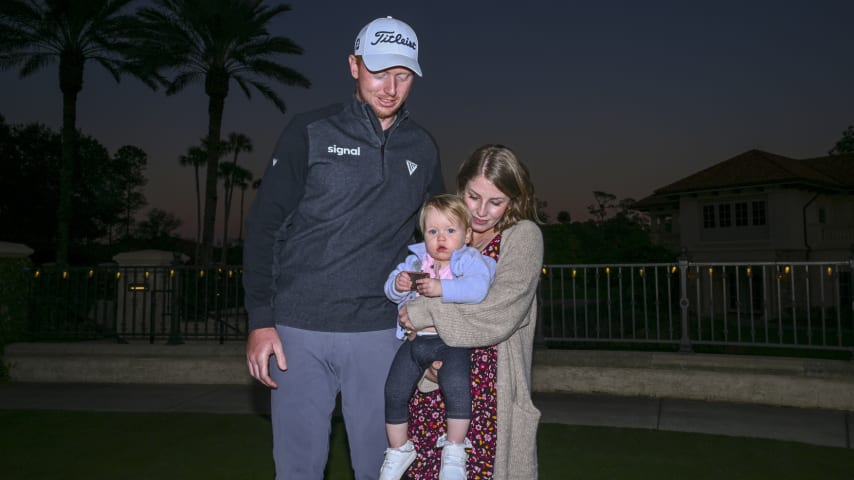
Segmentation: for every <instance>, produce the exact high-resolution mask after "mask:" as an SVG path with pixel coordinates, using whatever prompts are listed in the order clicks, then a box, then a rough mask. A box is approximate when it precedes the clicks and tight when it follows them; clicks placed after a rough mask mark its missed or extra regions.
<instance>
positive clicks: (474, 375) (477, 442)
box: [407, 235, 501, 480]
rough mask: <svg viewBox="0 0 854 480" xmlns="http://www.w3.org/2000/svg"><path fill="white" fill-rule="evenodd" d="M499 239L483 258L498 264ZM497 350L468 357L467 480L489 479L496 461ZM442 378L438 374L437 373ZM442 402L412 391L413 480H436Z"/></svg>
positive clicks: (477, 350)
mask: <svg viewBox="0 0 854 480" xmlns="http://www.w3.org/2000/svg"><path fill="white" fill-rule="evenodd" d="M500 245H501V235H496V236H495V238H493V239H492V241H491V242H489V245H487V246H486V248H484V249H483V252H482V253H483V254H484V255H486V256H489V257H492V258H493V259H495V260H496V261H498V253H499V247H500ZM497 364H498V355H497V348H496V347H495V346H494V345H493V346H491V347H483V348H475V349H472V353H471V398H472V416H471V426H470V427H469V434H468V438H469V440H471V443H472V445H473V448H472V449H471V450H470V451H469V457H468V464H467V471H468V478H469V480H482V479H491V478H492V469H493V465H494V460H495V440H496V438H497V436H498V396H497V393H496V391H495V381H496V367H497ZM440 375H441V373H440ZM446 428H447V423H445V401H444V400H443V399H442V393H441V392H440V391H439V390H435V391H433V392H430V393H423V392H421V391H419V390H416V391H415V394H414V395H413V396H412V399H411V400H410V401H409V432H408V433H409V438H410V439H412V442H413V443H414V444H415V449H416V451H417V452H418V456H417V457H416V459H415V461H414V462H413V463H412V466H410V467H409V470H407V475H408V476H409V478H411V479H412V480H436V479H438V478H439V467H440V465H441V463H442V450H441V449H440V448H436V439H438V438H439V436H441V435H443V434H444V433H445V430H446Z"/></svg>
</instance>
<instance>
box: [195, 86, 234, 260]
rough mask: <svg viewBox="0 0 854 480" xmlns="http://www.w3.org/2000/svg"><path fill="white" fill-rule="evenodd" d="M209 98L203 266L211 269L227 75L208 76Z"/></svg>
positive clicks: (206, 87) (206, 88) (207, 89)
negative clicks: (209, 265) (208, 266)
mask: <svg viewBox="0 0 854 480" xmlns="http://www.w3.org/2000/svg"><path fill="white" fill-rule="evenodd" d="M205 91H206V92H207V94H208V136H207V151H208V163H207V169H208V171H207V172H206V181H205V222H204V228H203V229H202V258H201V262H200V263H201V264H202V265H208V264H210V263H211V260H212V259H213V239H214V226H215V224H216V202H217V184H218V183H219V182H218V180H219V179H218V178H217V173H219V157H220V149H221V146H220V134H221V132H222V112H223V109H224V107H225V97H226V95H227V94H228V76H227V74H225V73H222V74H218V73H216V72H209V73H208V77H207V79H206V81H205Z"/></svg>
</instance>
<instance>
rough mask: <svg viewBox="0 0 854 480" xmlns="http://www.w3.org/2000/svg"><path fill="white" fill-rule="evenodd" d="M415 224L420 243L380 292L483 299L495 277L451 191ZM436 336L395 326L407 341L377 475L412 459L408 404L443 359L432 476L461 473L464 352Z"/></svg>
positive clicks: (467, 355)
mask: <svg viewBox="0 0 854 480" xmlns="http://www.w3.org/2000/svg"><path fill="white" fill-rule="evenodd" d="M419 224H420V228H421V232H422V233H423V235H424V242H423V243H417V244H414V245H410V246H409V250H410V251H411V252H412V255H409V256H408V257H406V260H405V261H404V262H403V263H401V264H400V265H398V267H397V268H396V269H395V270H394V271H393V272H391V274H390V275H389V277H388V280H386V284H385V293H386V296H387V297H388V298H389V299H390V300H392V301H394V302H395V303H397V304H398V306H400V305H402V304H404V303H405V302H406V301H408V300H410V299H412V298H415V297H416V296H417V295H419V294H420V295H424V296H425V297H441V299H442V301H443V302H448V303H480V302H481V301H483V299H484V298H486V294H487V292H488V291H489V286H490V285H491V284H492V280H493V278H494V277H495V261H494V260H493V259H492V258H489V257H486V256H484V255H482V254H481V253H480V252H479V251H478V250H477V249H475V248H472V247H467V246H466V244H467V243H468V242H469V241H470V240H471V234H472V230H471V214H470V213H469V210H468V208H467V207H466V205H465V203H464V202H463V201H462V200H461V199H460V198H459V197H457V196H455V195H438V196H435V197H432V198H430V199H428V200H427V201H426V202H424V205H423V206H422V208H421V216H420V219H419ZM419 272H424V273H421V275H422V276H423V278H418V279H417V280H413V277H416V276H419V275H418V273H419ZM425 273H426V275H425ZM419 277H420V276H419ZM440 335H441V334H440V333H437V332H436V330H435V328H429V329H425V330H421V331H418V332H409V331H404V330H403V329H402V328H400V327H399V326H398V338H404V339H411V340H412V341H409V342H404V343H403V344H402V345H401V347H400V349H399V350H398V351H397V355H396V356H395V358H394V362H393V363H392V365H391V370H390V371H389V374H388V378H387V379H386V386H385V411H386V413H385V415H386V433H387V435H388V440H389V447H390V448H388V449H386V453H385V461H384V462H383V466H382V469H381V470H380V480H397V479H399V478H400V477H401V476H402V475H403V473H404V472H405V471H406V469H407V468H409V465H410V464H411V463H412V462H413V460H415V456H416V452H415V447H414V445H413V444H412V442H411V441H410V440H409V439H408V438H407V426H408V413H409V411H408V404H409V399H410V397H411V396H412V393H413V392H414V391H415V388H416V385H417V384H418V381H419V379H420V378H421V375H422V374H423V373H424V370H425V369H426V368H427V367H429V366H430V365H431V364H432V363H433V361H435V360H441V361H442V371H441V374H440V375H439V388H440V389H441V390H442V396H443V398H444V399H445V408H446V412H447V418H448V434H447V435H443V436H442V437H440V438H439V441H438V442H437V445H436V446H437V447H440V448H442V465H441V470H440V474H439V475H440V478H442V479H457V478H459V479H460V480H465V478H466V470H465V465H466V460H467V458H468V454H467V453H466V448H471V443H470V442H469V441H468V439H467V438H466V434H467V433H468V429H469V423H470V420H471V418H470V417H471V386H470V380H469V377H470V372H471V351H470V350H469V349H467V348H458V347H449V346H448V345H446V344H445V342H443V341H442V338H441V336H440Z"/></svg>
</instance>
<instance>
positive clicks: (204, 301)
mask: <svg viewBox="0 0 854 480" xmlns="http://www.w3.org/2000/svg"><path fill="white" fill-rule="evenodd" d="M31 274H32V275H31V277H32V288H31V289H30V292H31V299H30V308H29V321H28V323H27V328H26V332H25V335H26V338H27V339H29V340H31V341H49V340H86V339H103V338H115V339H116V340H117V341H120V342H121V341H130V340H140V339H146V340H148V341H149V342H151V343H154V342H157V341H166V342H168V343H182V342H183V341H184V340H187V339H195V340H217V341H220V342H224V341H226V340H244V339H245V338H246V314H245V311H244V309H243V286H242V270H241V269H240V267H215V266H214V267H207V268H203V267H195V266H185V265H180V266H131V267H129V266H116V265H108V266H98V267H93V268H61V269H60V268H52V267H41V268H39V269H35V270H33V271H32V272H31Z"/></svg>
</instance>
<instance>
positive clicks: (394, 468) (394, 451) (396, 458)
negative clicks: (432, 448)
mask: <svg viewBox="0 0 854 480" xmlns="http://www.w3.org/2000/svg"><path fill="white" fill-rule="evenodd" d="M413 461H415V445H413V444H412V442H411V441H409V440H407V441H406V443H404V444H403V446H401V447H398V448H387V449H386V450H385V460H383V466H382V468H381V469H380V480H399V479H400V477H402V476H403V474H404V473H405V472H406V469H407V468H409V466H410V465H411V464H412V462H413ZM463 478H465V477H463Z"/></svg>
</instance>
